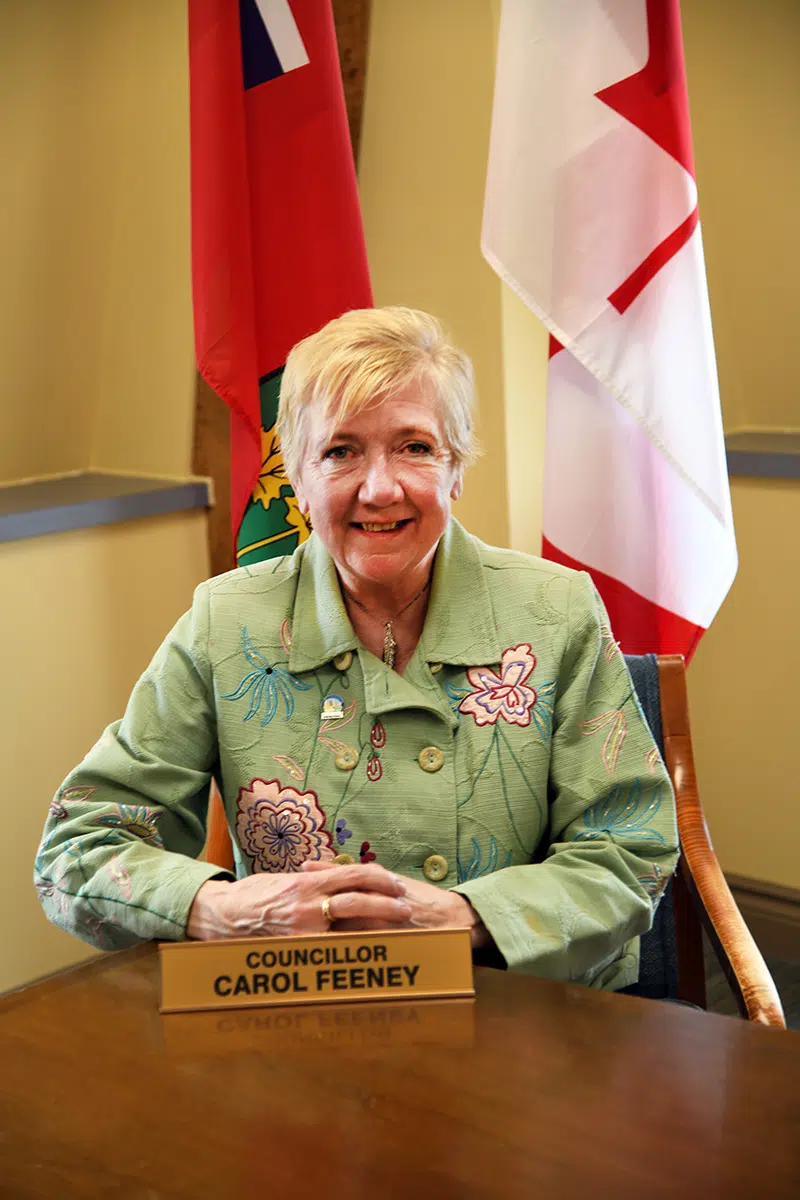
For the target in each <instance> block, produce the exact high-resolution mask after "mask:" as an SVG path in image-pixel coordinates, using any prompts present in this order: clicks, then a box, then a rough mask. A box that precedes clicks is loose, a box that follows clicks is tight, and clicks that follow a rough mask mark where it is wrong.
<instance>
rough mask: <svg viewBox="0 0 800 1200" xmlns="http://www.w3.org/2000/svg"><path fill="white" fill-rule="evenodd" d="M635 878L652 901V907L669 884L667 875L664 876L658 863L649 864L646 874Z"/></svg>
mask: <svg viewBox="0 0 800 1200" xmlns="http://www.w3.org/2000/svg"><path fill="white" fill-rule="evenodd" d="M636 878H637V879H638V880H639V883H640V884H641V885H642V887H643V888H644V890H645V891H646V892H647V894H648V896H649V897H650V899H651V900H652V901H653V907H655V905H656V904H657V903H658V901H659V900H660V899H661V896H662V894H663V892H664V889H665V888H666V886H667V884H668V883H669V875H665V874H664V872H663V871H662V869H661V867H660V866H659V865H658V863H651V864H650V870H649V871H648V872H647V874H646V875H637V876H636Z"/></svg>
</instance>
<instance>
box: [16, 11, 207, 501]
mask: <svg viewBox="0 0 800 1200" xmlns="http://www.w3.org/2000/svg"><path fill="white" fill-rule="evenodd" d="M187 89H188V83H187V65H186V9H185V0H136V3H133V4H131V3H124V2H122V0H115V2H113V3H109V2H108V0H70V3H64V2H63V0H25V3H21V2H20V3H17V2H16V0H15V2H12V3H5V4H0V109H2V112H3V120H2V122H0V161H2V163H3V170H2V173H1V175H0V213H2V220H1V221H0V261H2V263H3V270H2V274H1V275H0V350H1V351H2V359H3V391H2V400H0V482H4V481H7V480H13V479H21V478H28V477H30V476H38V475H49V474H55V473H58V472H61V471H70V470H79V469H82V468H83V469H85V468H86V467H89V466H102V467H108V468H116V469H121V470H132V471H142V472H148V471H149V472H155V473H160V474H169V475H185V474H186V473H187V472H188V471H189V466H190V461H191V429H192V416H193V404H194V398H193V388H194V369H193V347H192V332H191V293H190V279H189V214H188V203H189V183H188V163H189V146H188V90H187Z"/></svg>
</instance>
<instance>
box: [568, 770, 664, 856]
mask: <svg viewBox="0 0 800 1200" xmlns="http://www.w3.org/2000/svg"><path fill="white" fill-rule="evenodd" d="M641 805H642V783H641V780H639V779H637V780H636V781H635V783H634V784H633V785H632V787H631V788H630V789H628V790H626V789H625V788H623V787H615V788H614V789H613V790H612V791H611V792H610V793H609V794H608V796H604V797H603V799H602V800H598V801H597V803H596V804H593V805H592V806H591V808H587V810H586V812H585V813H584V815H583V823H584V825H585V826H586V828H585V829H581V830H579V831H578V833H577V834H576V835H575V840H576V841H586V840H588V839H591V838H599V837H602V836H603V834H610V835H611V837H620V838H624V839H627V840H628V841H636V842H639V841H641V842H657V843H658V844H659V845H660V846H663V845H664V844H665V843H664V839H663V837H662V836H661V834H660V833H659V832H658V831H657V830H656V829H652V828H651V827H650V826H648V824H647V822H648V821H649V820H650V819H651V818H652V817H654V816H655V815H656V814H657V813H658V810H659V809H660V808H661V788H659V789H658V791H657V792H656V794H655V795H654V796H651V797H650V799H649V800H648V801H647V803H646V804H645V805H644V807H641Z"/></svg>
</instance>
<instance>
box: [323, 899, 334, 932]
mask: <svg viewBox="0 0 800 1200" xmlns="http://www.w3.org/2000/svg"><path fill="white" fill-rule="evenodd" d="M322 915H323V917H324V918H325V921H326V923H327V924H328V925H332V924H333V922H334V920H335V919H336V918H335V917H334V916H333V914H332V913H331V898H330V896H326V897H325V899H324V900H323V901H322Z"/></svg>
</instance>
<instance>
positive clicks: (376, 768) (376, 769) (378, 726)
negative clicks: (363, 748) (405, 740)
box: [367, 717, 386, 783]
mask: <svg viewBox="0 0 800 1200" xmlns="http://www.w3.org/2000/svg"><path fill="white" fill-rule="evenodd" d="M369 741H370V746H371V747H372V749H371V751H370V755H369V758H368V759H367V779H368V780H369V781H370V783H377V782H378V780H379V779H380V778H381V776H382V775H383V764H382V763H381V756H380V754H379V753H378V750H380V749H382V748H383V747H384V746H385V745H386V730H385V728H384V726H383V722H382V721H380V720H379V719H378V718H377V717H376V718H375V720H374V721H373V722H372V728H371V729H370V731H369Z"/></svg>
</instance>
